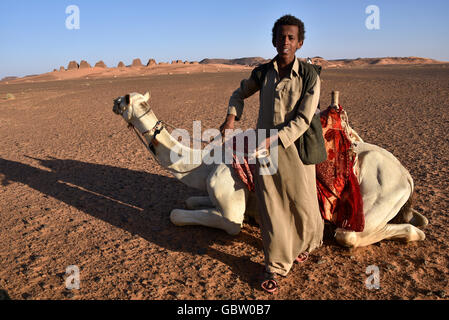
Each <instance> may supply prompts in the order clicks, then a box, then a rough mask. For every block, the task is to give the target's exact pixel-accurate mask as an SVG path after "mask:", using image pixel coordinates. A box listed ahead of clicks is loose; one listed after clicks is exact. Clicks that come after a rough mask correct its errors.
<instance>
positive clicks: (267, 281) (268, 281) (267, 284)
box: [260, 271, 279, 293]
mask: <svg viewBox="0 0 449 320" xmlns="http://www.w3.org/2000/svg"><path fill="white" fill-rule="evenodd" d="M260 286H261V287H262V289H264V290H265V291H266V292H269V293H275V292H276V291H277V290H278V288H279V284H278V283H277V281H276V279H275V275H274V273H269V272H266V271H265V272H264V281H263V282H262V284H261V285H260Z"/></svg>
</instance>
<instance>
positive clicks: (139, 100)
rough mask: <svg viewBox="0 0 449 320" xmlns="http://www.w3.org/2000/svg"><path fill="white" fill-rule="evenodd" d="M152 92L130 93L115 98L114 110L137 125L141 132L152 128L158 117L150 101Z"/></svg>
mask: <svg viewBox="0 0 449 320" xmlns="http://www.w3.org/2000/svg"><path fill="white" fill-rule="evenodd" d="M149 100H150V93H149V92H147V93H145V94H144V95H142V94H140V93H135V92H133V93H130V94H127V95H125V96H121V97H118V98H117V99H114V106H113V107H112V111H113V112H114V113H116V114H118V115H121V116H122V117H123V119H124V120H125V121H126V122H127V123H129V124H132V125H133V126H134V127H136V128H137V129H138V130H139V131H140V132H141V133H142V132H145V131H148V130H151V129H152V128H154V126H155V125H156V123H157V121H158V119H157V118H156V116H155V115H154V113H153V111H152V110H151V107H150V105H149V103H148V101H149Z"/></svg>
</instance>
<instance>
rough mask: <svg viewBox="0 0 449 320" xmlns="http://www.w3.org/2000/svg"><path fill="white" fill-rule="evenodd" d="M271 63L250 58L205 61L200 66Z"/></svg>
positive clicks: (262, 59)
mask: <svg viewBox="0 0 449 320" xmlns="http://www.w3.org/2000/svg"><path fill="white" fill-rule="evenodd" d="M268 61H270V60H269V59H264V58H261V57H249V58H238V59H203V60H201V61H200V64H230V65H232V64H239V65H243V66H251V67H253V66H258V65H259V64H262V63H266V62H268Z"/></svg>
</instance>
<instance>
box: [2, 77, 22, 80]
mask: <svg viewBox="0 0 449 320" xmlns="http://www.w3.org/2000/svg"><path fill="white" fill-rule="evenodd" d="M18 78H19V77H4V78H3V79H2V80H0V81H11V80H14V79H18Z"/></svg>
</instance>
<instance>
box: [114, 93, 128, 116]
mask: <svg viewBox="0 0 449 320" xmlns="http://www.w3.org/2000/svg"><path fill="white" fill-rule="evenodd" d="M122 103H123V97H118V98H117V99H114V106H113V107H112V111H113V112H114V113H115V114H117V115H122V114H123V112H124V111H125V110H126V106H123V105H122Z"/></svg>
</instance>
